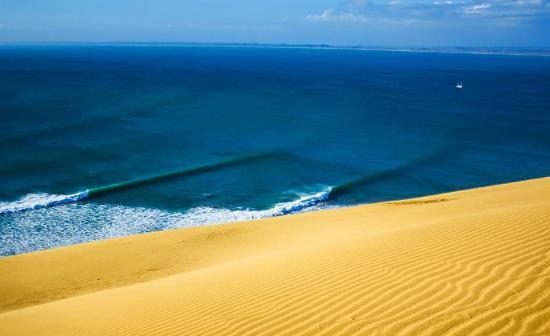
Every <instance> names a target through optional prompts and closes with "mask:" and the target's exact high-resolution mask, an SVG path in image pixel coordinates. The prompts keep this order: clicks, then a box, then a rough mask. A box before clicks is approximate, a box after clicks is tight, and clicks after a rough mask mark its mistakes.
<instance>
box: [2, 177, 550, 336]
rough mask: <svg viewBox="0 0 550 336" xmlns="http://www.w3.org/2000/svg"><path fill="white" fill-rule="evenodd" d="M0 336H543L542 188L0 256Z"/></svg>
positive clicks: (546, 291)
mask: <svg viewBox="0 0 550 336" xmlns="http://www.w3.org/2000/svg"><path fill="white" fill-rule="evenodd" d="M0 274H1V275H2V276H1V278H0V309H2V311H3V312H2V313H0V335H239V336H241V335H242V336H245V335H331V336H333V335H550V178H545V179H538V180H530V181H525V182H519V183H511V184H505V185H499V186H493V187H487V188H480V189H474V190H467V191H460V192H455V193H448V194H442V195H437V196H432V197H425V198H419V199H414V200H405V201H398V202H390V203H381V204H374V205H366V206H359V207H353V208H347V209H339V210H331V211H322V212H315V213H306V214H299V215H293V216H286V217H279V218H270V219H265V220H259V221H253V222H247V223H238V224H230V225H220V226H212V227H203V228H195V229H183V230H175V231H169V232H160V233H152V234H146V235H139V236H134V237H128V238H121V239H113V240H107V241H101V242H94V243H88V244H82V245H77V246H72V247H67V248H60V249H54V250H49V251H41V252H36V253H30V254H26V255H20V256H15V257H9V258H4V259H0Z"/></svg>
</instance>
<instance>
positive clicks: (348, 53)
mask: <svg viewBox="0 0 550 336" xmlns="http://www.w3.org/2000/svg"><path fill="white" fill-rule="evenodd" d="M458 82H462V83H463V85H464V87H463V88H462V89H457V88H456V87H455V86H456V84H457V83H458ZM0 115H1V119H0V129H1V132H0V157H1V161H0V163H1V164H0V186H1V187H0V255H2V256H7V255H14V254H19V253H25V252H30V251H34V250H40V249H45V248H52V247H57V246H65V245H71V244H76V243H80V242H87V241H93V240H98V239H105V238H111V237H118V236H125V235H130V234H137V233H144V232H151V231H158V230H166V229H172V228H179V227H192V226H200V225H206V224H213V223H227V222H233V221H240V220H248V219H255V218H262V217H269V216H278V215H286V214H290V213H295V212H301V211H311V210H319V209H327V208H335V207H342V206H351V205H357V204H364V203H371V202H380V201H388V200H395V199H403V198H410V197H415V196H421V195H429V194H435V193H442V192H448V191H453V190H459V189H466V188H473V187H480V186H486V185H492V184H497V183H504V182H512V181H518V180H523V179H529V178H537V177H543V176H548V175H550V57H545V56H521V55H520V56H518V55H487V54H460V53H431V52H399V51H375V50H353V49H327V48H274V47H261V46H258V47H228V46H226V47H224V46H200V45H198V46H197V45H195V46H181V45H180V46H159V45H1V46H0Z"/></svg>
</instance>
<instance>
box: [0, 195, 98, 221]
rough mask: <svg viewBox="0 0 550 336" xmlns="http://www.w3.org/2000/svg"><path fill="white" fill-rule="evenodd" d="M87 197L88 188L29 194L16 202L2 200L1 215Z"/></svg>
mask: <svg viewBox="0 0 550 336" xmlns="http://www.w3.org/2000/svg"><path fill="white" fill-rule="evenodd" d="M85 198H88V191H87V190H86V191H82V192H79V193H76V194H70V195H55V194H54V195H52V194H29V195H27V196H25V197H23V198H21V199H19V200H17V201H14V202H0V215H3V214H9V213H15V212H24V211H30V210H36V209H42V208H47V207H52V206H56V205H62V204H67V203H73V202H78V201H80V200H83V199H85Z"/></svg>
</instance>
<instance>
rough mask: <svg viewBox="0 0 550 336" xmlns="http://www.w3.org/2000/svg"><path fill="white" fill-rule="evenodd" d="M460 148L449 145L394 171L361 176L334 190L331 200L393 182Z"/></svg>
mask: <svg viewBox="0 0 550 336" xmlns="http://www.w3.org/2000/svg"><path fill="white" fill-rule="evenodd" d="M457 148H458V146H456V145H448V146H443V147H441V148H438V149H437V150H435V151H434V152H432V153H430V154H428V155H425V156H422V157H419V158H417V159H414V160H412V161H409V162H407V163H405V164H402V165H400V166H397V167H395V168H392V169H388V170H383V171H380V172H376V173H372V174H368V175H364V176H361V177H359V178H357V179H353V180H350V181H348V182H344V183H342V184H339V185H337V186H335V187H334V188H332V191H331V193H330V196H329V199H331V200H336V199H338V198H339V197H341V196H344V195H346V194H348V193H351V192H352V191H353V190H354V189H356V188H358V187H362V186H364V185H367V184H371V183H378V182H383V181H391V180H393V179H396V178H399V177H402V176H403V175H405V174H407V173H409V172H410V171H413V170H415V169H419V168H426V167H430V166H433V165H434V164H437V163H439V162H441V161H443V160H445V159H447V158H449V157H451V156H452V155H455V154H456V153H457Z"/></svg>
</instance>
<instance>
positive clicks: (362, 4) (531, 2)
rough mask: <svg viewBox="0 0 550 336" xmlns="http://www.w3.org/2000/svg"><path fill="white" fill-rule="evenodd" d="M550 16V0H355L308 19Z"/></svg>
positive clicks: (359, 20)
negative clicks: (411, 0) (380, 0)
mask: <svg viewBox="0 0 550 336" xmlns="http://www.w3.org/2000/svg"><path fill="white" fill-rule="evenodd" d="M548 16H550V0H435V1H422V2H407V3H406V4H405V3H402V2H401V1H399V0H391V1H386V2H373V1H369V0H351V1H345V2H342V3H340V4H339V5H337V6H335V7H332V8H328V9H325V10H323V11H321V12H320V13H313V14H308V15H306V16H305V20H306V21H316V22H351V23H363V22H369V21H373V20H375V21H376V20H377V19H392V20H399V19H404V20H416V21H420V20H432V19H441V18H445V17H448V18H457V19H461V18H463V19H467V18H475V17H484V18H494V19H503V20H504V19H507V18H508V19H510V18H514V19H522V20H525V19H529V18H540V17H548Z"/></svg>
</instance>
